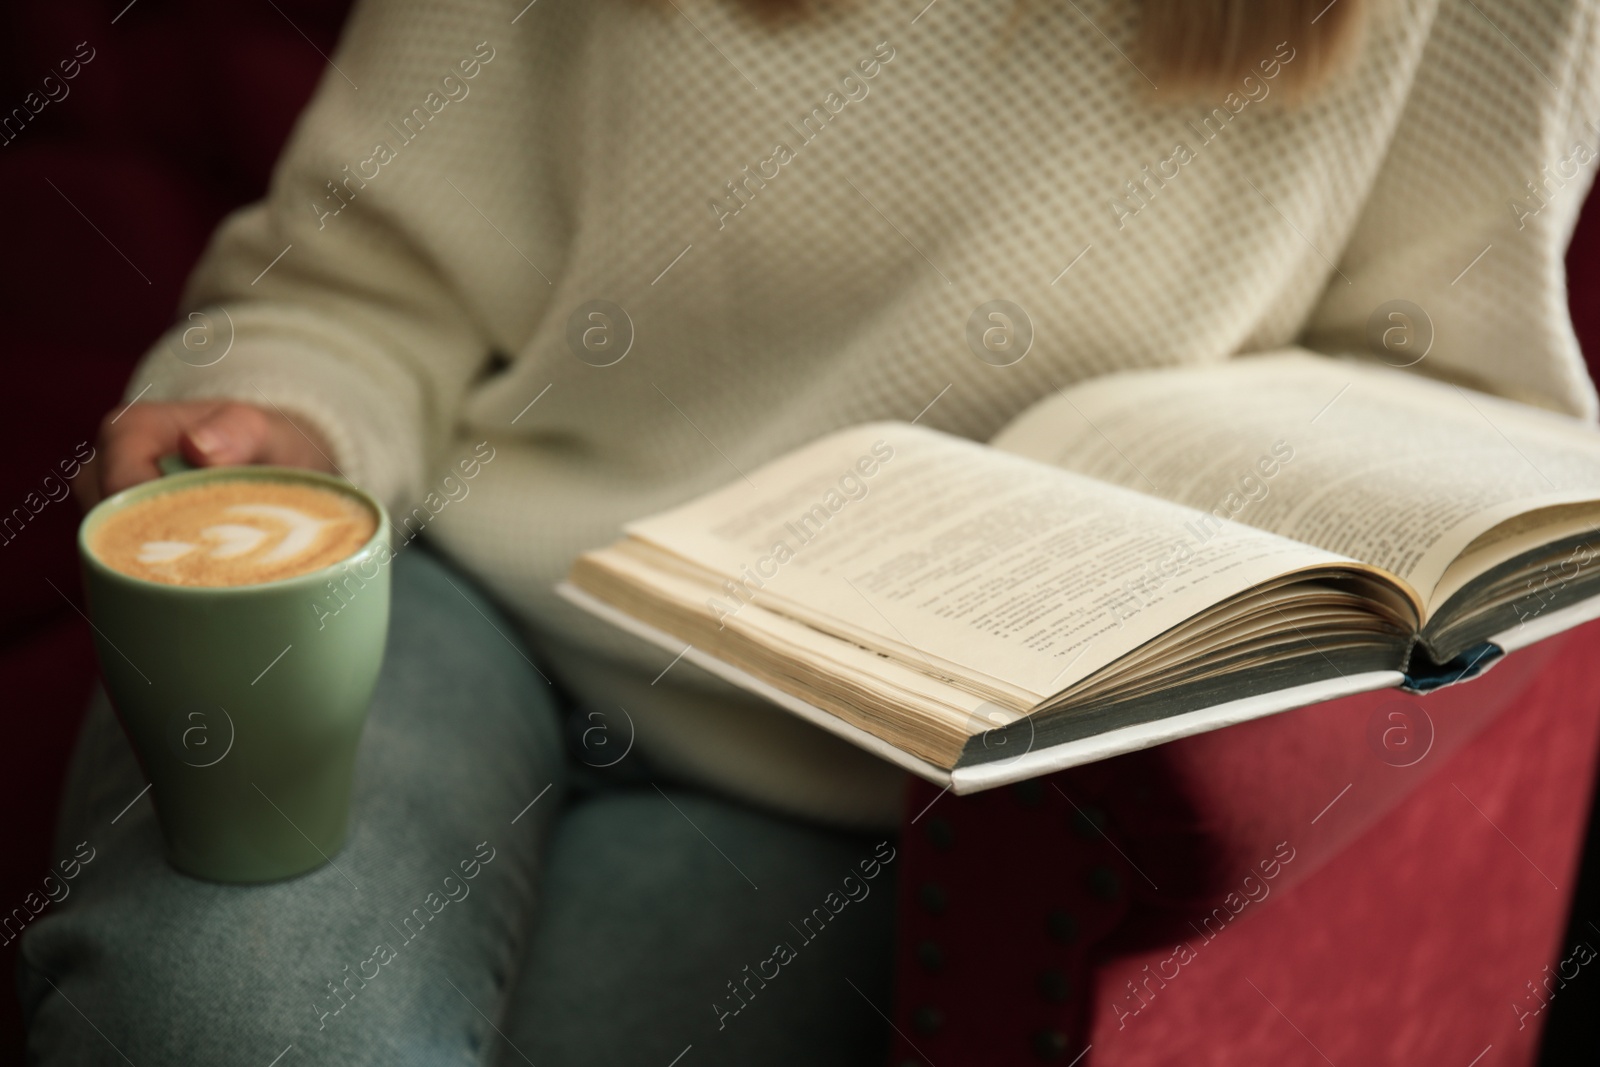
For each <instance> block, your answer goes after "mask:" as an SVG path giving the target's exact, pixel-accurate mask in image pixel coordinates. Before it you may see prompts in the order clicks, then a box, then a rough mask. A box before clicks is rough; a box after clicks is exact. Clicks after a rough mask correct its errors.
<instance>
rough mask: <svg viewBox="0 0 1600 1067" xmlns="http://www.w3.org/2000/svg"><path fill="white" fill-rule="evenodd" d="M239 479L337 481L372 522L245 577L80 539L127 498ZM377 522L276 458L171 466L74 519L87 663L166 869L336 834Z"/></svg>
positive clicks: (241, 865)
mask: <svg viewBox="0 0 1600 1067" xmlns="http://www.w3.org/2000/svg"><path fill="white" fill-rule="evenodd" d="M239 479H268V480H275V481H289V482H298V483H302V484H310V485H314V486H318V487H322V488H327V489H333V490H335V491H337V492H340V493H343V494H346V495H347V496H350V497H353V498H354V499H356V500H359V501H361V502H363V503H364V504H366V505H367V507H369V508H371V509H372V513H373V515H375V516H376V517H377V528H376V532H374V534H373V535H372V538H371V539H370V540H369V541H368V542H367V543H366V544H365V545H363V546H362V547H361V548H360V549H359V550H357V551H356V552H355V553H353V554H352V555H350V556H348V557H346V558H345V559H344V560H342V561H340V562H339V563H336V564H334V565H332V566H330V567H324V568H322V569H320V570H316V571H311V572H309V573H307V574H301V575H296V576H294V577H291V578H284V579H280V580H277V581H272V582H264V583H260V584H255V585H238V586H205V587H201V586H182V585H169V584H165V583H160V582H152V581H146V580H144V579H141V578H135V577H132V576H130V575H127V574H123V573H121V572H119V571H115V570H112V569H111V568H110V567H108V566H106V565H105V564H104V563H102V562H101V561H100V560H99V559H97V558H96V557H95V555H94V553H93V552H92V551H91V550H90V547H89V546H90V544H91V543H92V541H93V536H94V533H95V531H96V530H97V529H98V528H99V526H100V524H102V523H103V522H105V520H106V519H107V518H108V517H109V516H111V515H112V514H114V513H116V512H117V511H119V510H121V509H122V508H125V507H127V506H128V505H130V504H133V503H136V502H138V501H141V500H145V499H148V498H149V497H151V496H154V495H156V494H159V493H167V492H171V491H173V490H175V489H183V488H188V487H190V486H194V485H197V484H202V483H205V482H210V481H217V480H229V481H233V480H239ZM388 529H389V519H388V515H387V514H386V512H385V511H384V509H383V505H382V504H381V503H379V502H378V501H377V500H375V499H373V498H372V497H370V496H368V495H367V494H366V493H363V492H362V491H361V490H359V489H356V488H355V487H353V486H351V485H350V484H349V483H348V482H345V481H343V480H341V479H338V478H333V477H331V476H329V475H325V474H318V473H315V472H312V471H305V470H297V469H291V468H287V467H219V468H210V469H205V470H195V471H190V472H187V473H182V474H173V475H169V476H168V477H165V478H160V479H157V480H155V481H152V482H146V483H144V484H142V485H137V486H134V487H133V488H132V489H127V490H124V491H123V492H120V493H117V494H116V495H115V496H111V497H108V498H106V499H105V500H102V501H101V502H100V503H99V504H98V505H97V506H96V507H95V508H94V509H93V510H92V511H90V512H89V514H88V515H87V516H85V517H84V520H83V523H82V525H81V526H80V527H79V529H78V555H79V557H80V559H81V560H82V564H83V573H84V587H85V590H86V591H87V593H88V600H89V618H90V621H91V622H92V623H93V625H94V630H95V645H96V649H97V651H98V652H99V658H100V668H101V673H102V675H103V676H104V678H105V684H106V690H107V692H108V693H109V695H110V697H111V702H112V705H113V706H114V707H115V708H116V711H117V716H118V718H119V719H120V720H121V722H122V726H123V729H124V730H126V731H127V734H128V737H129V739H130V740H131V741H132V743H133V747H134V751H135V752H136V753H137V754H138V757H139V762H140V763H141V764H142V766H143V767H144V771H145V774H146V775H147V776H148V778H149V780H150V783H151V786H152V790H151V792H152V795H153V798H154V800H155V806H156V815H157V818H158V819H159V821H160V823H161V831H162V834H163V836H164V837H165V839H166V851H167V858H168V860H169V861H170V862H171V863H172V865H173V866H174V867H176V868H177V869H178V870H180V871H183V872H184V873H186V874H190V875H194V876H196V877H199V878H206V879H211V880H214V881H219V882H264V881H272V880H275V879H279V878H288V877H291V876H293V875H297V874H302V873H304V872H306V871H310V870H313V869H315V868H317V867H320V866H322V865H323V864H325V863H329V862H331V861H332V857H333V855H334V853H336V852H338V850H339V848H340V846H342V845H343V844H344V840H345V833H346V828H347V825H348V822H349V813H350V786H351V779H352V776H353V772H354V768H355V755H356V743H357V741H358V740H359V739H360V736H361V727H362V724H363V723H364V721H365V720H366V713H367V705H368V704H369V703H370V701H371V699H372V690H373V687H374V686H375V685H376V684H377V680H378V671H379V668H380V667H381V666H382V664H383V650H384V642H385V639H386V637H387V635H388V629H389V563H390V560H391V558H392V556H391V553H390V549H389V543H388V534H387V531H388Z"/></svg>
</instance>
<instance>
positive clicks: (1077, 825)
mask: <svg viewBox="0 0 1600 1067" xmlns="http://www.w3.org/2000/svg"><path fill="white" fill-rule="evenodd" d="M1105 828H1106V813H1105V812H1104V811H1103V810H1101V809H1100V808H1097V807H1094V806H1093V805H1090V804H1085V805H1084V806H1083V807H1081V808H1079V809H1078V810H1077V811H1074V812H1073V813H1072V829H1073V831H1074V832H1075V833H1076V834H1077V835H1078V836H1079V837H1081V838H1083V839H1084V840H1086V841H1093V840H1095V839H1096V838H1098V837H1100V836H1101V834H1102V833H1103V832H1104V830H1105Z"/></svg>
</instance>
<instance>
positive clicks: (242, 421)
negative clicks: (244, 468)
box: [178, 404, 268, 467]
mask: <svg viewBox="0 0 1600 1067" xmlns="http://www.w3.org/2000/svg"><path fill="white" fill-rule="evenodd" d="M267 431H268V425H267V418H266V416H265V414H264V413H263V412H262V411H261V410H260V409H258V408H255V407H252V406H251V405H249V404H223V405H222V406H220V407H218V408H217V409H216V410H214V411H210V412H207V413H206V415H205V417H204V418H201V419H200V420H199V421H197V422H195V423H194V424H193V425H191V426H188V427H187V428H185V429H184V431H183V433H182V435H181V436H180V437H179V438H178V449H179V451H180V452H182V453H183V458H184V459H186V460H188V461H189V462H190V463H193V464H195V465H197V466H201V467H222V466H232V465H236V464H242V463H253V462H256V461H257V460H258V459H260V457H261V454H262V452H264V451H265V449H266V444H267Z"/></svg>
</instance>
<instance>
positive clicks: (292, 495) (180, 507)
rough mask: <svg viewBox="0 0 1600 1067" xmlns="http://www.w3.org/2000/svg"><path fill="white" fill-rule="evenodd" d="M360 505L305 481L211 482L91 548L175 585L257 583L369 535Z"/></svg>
mask: <svg viewBox="0 0 1600 1067" xmlns="http://www.w3.org/2000/svg"><path fill="white" fill-rule="evenodd" d="M376 529H377V518H376V516H374V515H373V514H372V511H371V510H370V509H369V508H368V507H367V506H366V505H365V504H364V503H362V502H361V501H360V500H357V499H356V498H355V497H352V496H348V495H346V494H344V493H340V492H337V491H335V490H331V489H324V488H321V487H319V486H315V485H307V484H303V483H299V482H289V481H282V482H278V481H269V480H265V479H260V478H240V479H237V480H234V481H225V480H224V481H210V482H205V483H203V484H201V485H197V486H194V487H192V488H188V489H176V490H173V491H172V492H169V493H161V494H158V495H156V496H153V497H150V498H148V499H145V500H141V501H139V502H138V503H136V504H131V505H129V506H128V507H127V508H125V509H123V510H122V511H119V512H117V513H116V514H114V515H112V516H111V517H109V518H108V519H106V520H105V522H103V523H102V524H101V525H100V528H99V529H98V530H96V531H95V533H94V535H93V537H92V538H91V544H90V548H91V549H92V550H93V552H94V554H95V556H96V558H98V559H99V560H100V561H101V562H102V563H104V564H105V565H106V566H108V567H110V568H112V569H113V570H117V571H121V572H122V573H123V574H128V575H131V576H133V577H135V578H143V579H145V580H147V581H152V582H165V583H167V584H170V585H199V586H228V585H255V584H258V583H261V582H271V581H276V580H278V579H280V578H290V577H293V576H294V575H297V574H305V573H307V572H309V571H314V570H319V569H321V568H323V567H326V566H328V565H329V564H333V563H337V562H339V561H340V560H342V559H344V558H346V557H347V556H350V555H352V554H354V553H355V552H356V551H357V550H359V549H360V548H361V547H362V546H363V545H365V544H366V543H367V541H369V540H370V539H371V538H372V534H373V531H374V530H376Z"/></svg>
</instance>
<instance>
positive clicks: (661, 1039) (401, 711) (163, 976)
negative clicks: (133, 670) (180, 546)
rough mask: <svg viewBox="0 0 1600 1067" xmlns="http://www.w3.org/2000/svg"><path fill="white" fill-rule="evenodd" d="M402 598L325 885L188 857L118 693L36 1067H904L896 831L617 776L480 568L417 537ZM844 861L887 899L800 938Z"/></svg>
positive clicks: (640, 773)
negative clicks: (518, 639) (346, 835)
mask: <svg viewBox="0 0 1600 1067" xmlns="http://www.w3.org/2000/svg"><path fill="white" fill-rule="evenodd" d="M394 583H395V584H394V617H393V623H392V627H391V633H390V638H389V649H388V656H387V658H386V660H385V663H384V668H383V677H382V680H381V681H380V682H379V685H378V692H377V696H376V698H375V699H374V701H373V705H372V711H371V715H370V717H369V719H368V722H367V726H366V732H365V734H364V735H363V737H362V742H361V751H360V757H359V761H358V765H357V770H356V784H355V797H354V802H353V808H354V811H353V815H352V822H351V832H350V839H349V842H348V844H347V845H346V846H345V847H344V849H343V850H342V851H341V852H340V853H339V854H338V855H336V856H334V857H333V862H332V863H331V864H329V865H328V866H326V867H324V868H322V869H320V870H318V871H316V872H314V873H312V874H309V875H306V876H304V877H301V878H297V879H293V880H290V881H286V882H279V883H275V884H271V885H262V886H249V887H232V886H220V885H213V884H210V883H206V882H201V881H196V880H194V879H191V878H187V877H184V876H183V875H180V874H177V873H176V872H174V871H173V870H172V869H171V868H169V867H168V866H167V864H166V863H165V861H164V860H163V858H162V855H161V841H160V833H159V829H158V827H157V824H156V817H155V812H154V810H153V808H152V806H151V803H150V799H149V796H148V795H143V796H140V791H141V790H142V789H143V788H144V779H143V777H142V775H141V773H140V771H139V768H138V766H137V764H136V763H135V761H134V759H133V755H132V752H131V750H130V749H129V747H128V744H127V742H126V740H125V739H124V737H123V734H122V731H121V729H120V728H119V727H118V726H117V724H116V721H115V719H114V718H113V716H112V714H111V712H110V709H109V707H108V706H107V704H106V703H105V701H104V699H103V698H99V699H97V700H96V702H95V705H94V707H93V708H92V709H91V712H90V716H89V719H88V721H87V723H86V725H85V727H84V733H83V735H82V737H81V738H80V741H79V745H78V750H77V752H76V754H75V756H74V761H73V767H72V771H71V775H70V780H69V786H68V793H67V798H66V804H65V808H64V810H63V813H62V818H61V828H60V834H59V837H60V840H61V842H62V846H61V847H62V848H63V849H64V851H62V852H61V855H63V856H71V855H72V854H73V850H74V849H75V848H76V847H77V846H78V843H79V842H87V844H88V849H84V850H81V852H82V854H89V850H91V849H92V855H93V858H92V860H90V862H88V863H87V864H85V865H84V866H83V867H82V869H81V872H80V873H79V874H78V876H77V878H76V879H75V880H74V881H73V882H72V883H71V887H72V889H71V893H70V896H68V897H67V898H66V899H65V900H64V901H63V902H62V903H60V904H58V905H52V907H51V909H50V910H49V911H48V912H46V913H45V914H44V915H43V916H42V917H41V918H40V919H39V920H37V921H36V922H35V923H34V924H33V925H31V926H30V927H29V928H28V930H27V933H26V935H25V937H24V940H23V946H22V948H23V951H22V965H21V971H20V974H19V984H20V990H21V996H22V1002H23V1010H24V1013H25V1016H26V1018H27V1020H28V1025H29V1051H30V1062H37V1063H42V1064H49V1065H57V1064H60V1065H69V1064H70V1065H72V1067H83V1065H90V1064H108V1065H110V1064H116V1065H126V1064H130V1063H131V1064H135V1065H137V1067H162V1065H172V1067H197V1065H202V1064H203V1065H206V1067H219V1065H231V1064H240V1065H249V1067H270V1065H276V1067H299V1065H302V1064H330V1065H335V1064H336V1065H339V1067H358V1065H363V1064H382V1065H385V1067H400V1065H411V1064H417V1065H427V1067H441V1065H448V1064H461V1065H491V1064H494V1065H498V1064H523V1063H528V1064H538V1065H539V1067H564V1065H588V1064H595V1065H600V1064H604V1065H614V1064H644V1065H649V1067H669V1065H671V1064H676V1065H677V1067H704V1065H708V1064H761V1065H763V1067H782V1065H788V1064H796V1065H798V1064H828V1065H835V1064H858V1063H859V1064H863V1065H866V1064H872V1065H874V1067H876V1065H878V1064H881V1063H882V1062H883V1059H884V1055H885V1049H886V1047H887V1046H886V1036H887V1024H886V1022H885V1020H884V1017H883V1016H882V1015H880V1010H881V1011H882V1012H887V1011H888V1010H889V986H890V974H889V971H890V954H891V952H890V940H891V928H892V913H893V900H894V885H893V878H894V873H893V864H892V863H891V864H888V865H886V866H884V867H883V868H882V872H881V873H880V874H879V876H878V877H877V878H876V879H875V880H874V881H872V882H869V883H862V882H861V881H860V879H859V870H860V864H861V861H863V860H871V859H872V858H873V856H874V853H875V850H876V849H877V846H878V841H877V840H876V839H873V838H864V837H859V836H854V835H850V834H845V833H840V832H837V831H833V830H827V829H821V828H817V827H812V826H807V825H803V824H799V823H795V822H792V821H788V820H785V819H781V818H777V817H774V816H771V815H768V814H764V813H761V812H758V811H755V810H751V809H749V808H746V807H742V806H739V805H737V804H734V803H730V802H727V801H725V800H719V799H715V798H712V797H709V796H705V795H701V794H697V793H694V792H690V791H686V790H683V789H676V788H672V787H670V786H668V785H667V784H666V783H660V784H659V786H658V784H657V783H656V782H654V781H653V780H652V779H651V777H650V775H649V772H648V769H647V768H645V767H642V766H641V765H640V763H639V757H638V755H637V754H633V755H630V756H629V757H628V759H627V760H626V761H624V765H621V766H619V770H626V769H627V768H632V773H631V775H630V776H629V780H627V781H619V780H618V779H617V778H616V776H615V772H613V773H612V777H610V778H607V779H605V780H603V781H600V780H596V779H595V776H594V773H593V772H591V771H589V770H588V769H587V768H582V767H576V766H574V765H571V764H570V763H569V761H568V759H567V757H566V754H565V748H564V746H563V743H562V734H563V729H562V726H563V724H562V718H563V716H564V715H565V714H566V712H565V711H564V710H563V709H562V708H561V707H560V702H559V700H558V699H557V698H556V697H555V696H554V694H553V693H552V690H551V688H550V686H549V685H548V684H547V683H546V682H545V681H544V680H543V679H542V678H541V677H540V676H539V674H538V673H536V672H535V670H534V669H533V667H532V665H531V664H530V663H529V662H528V661H527V659H526V658H525V655H524V652H523V650H522V649H521V648H520V647H519V646H517V645H514V644H513V643H512V639H510V638H508V637H507V636H506V635H508V634H512V633H514V630H513V628H512V626H511V625H510V624H509V623H507V622H506V621H505V620H504V619H503V618H501V617H499V616H498V615H497V614H496V612H495V609H494V608H493V607H492V606H491V605H490V604H489V603H488V602H487V601H486V600H485V599H484V598H483V597H482V596H481V595H480V594H479V593H477V592H476V591H475V590H474V589H473V587H472V586H471V585H470V584H469V583H468V581H467V580H466V579H465V578H463V577H462V576H461V575H459V574H455V573H452V572H449V571H447V569H446V568H445V567H444V565H442V564H441V563H440V562H438V560H437V559H435V558H433V557H431V556H428V555H426V554H424V553H423V552H418V551H414V552H411V553H407V554H405V555H404V556H403V557H402V558H401V559H399V560H398V561H397V562H396V564H395V574H394ZM452 583H454V585H455V586H456V587H457V588H452V587H451V585H452ZM491 620H492V621H491ZM136 796H138V797H139V799H137V800H134V798H135V797H136ZM130 801H133V803H132V804H131V805H130V803H129V802H130ZM530 805H531V806H530ZM850 874H857V875H858V878H857V879H856V880H855V884H857V885H862V884H864V885H866V886H867V887H868V889H869V892H868V893H867V894H866V895H865V896H861V897H860V899H857V900H854V901H852V902H849V903H848V906H845V907H843V908H842V909H841V910H839V911H838V912H837V914H836V915H834V916H833V917H832V919H831V920H830V921H829V922H828V923H827V925H826V926H825V927H822V928H820V930H818V929H817V927H818V923H816V922H813V923H811V924H809V925H808V926H807V928H806V929H807V932H808V933H811V934H812V935H813V936H812V937H811V938H810V939H809V940H807V939H803V938H802V937H801V936H800V935H799V933H798V932H797V931H798V927H796V926H794V925H791V924H794V923H799V922H801V921H802V920H803V919H804V918H805V917H806V916H809V915H812V914H814V912H815V910H816V909H818V908H819V907H820V906H821V905H822V904H823V902H824V900H825V898H828V897H829V896H830V894H833V898H832V899H833V900H835V901H837V900H839V899H840V898H839V897H838V895H837V891H838V890H839V888H840V885H841V882H842V880H843V879H844V878H845V877H846V876H847V875H850ZM858 895H859V891H858ZM824 914H826V911H824ZM778 944H787V945H789V946H791V948H792V950H793V951H792V953H791V954H790V958H788V959H787V961H786V962H785V963H784V964H783V965H782V966H781V967H779V966H778V965H777V964H774V963H772V962H770V961H771V960H772V958H773V957H774V952H775V947H776V946H777V945H778ZM758 970H759V971H761V972H762V973H764V974H766V975H769V976H772V977H770V980H765V979H761V978H756V979H755V980H754V981H752V975H753V974H754V973H755V972H756V971H758ZM774 972H776V974H775V976H774ZM736 998H737V999H736ZM735 1009H737V1013H735Z"/></svg>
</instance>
